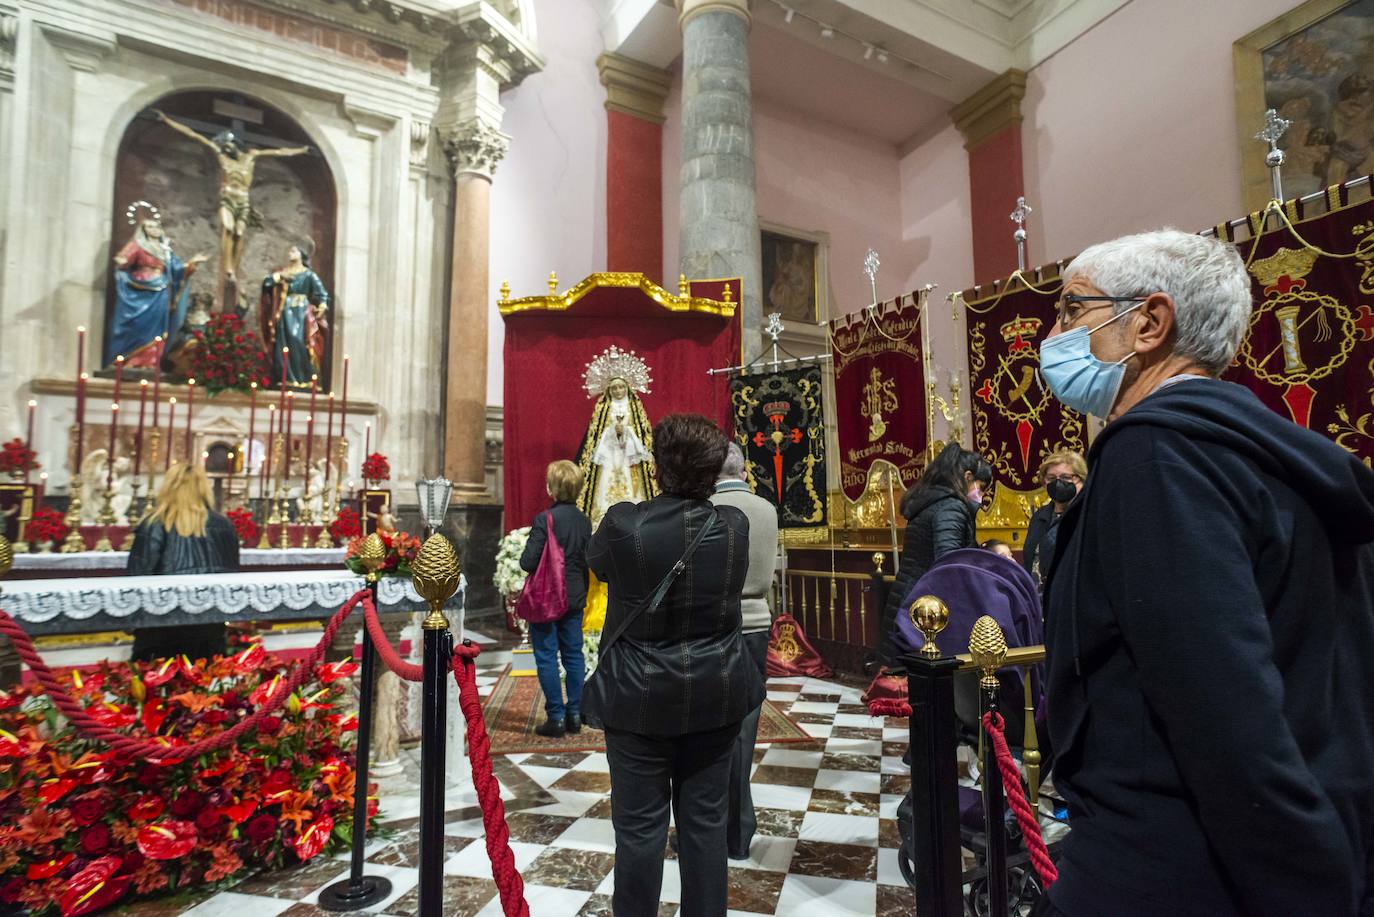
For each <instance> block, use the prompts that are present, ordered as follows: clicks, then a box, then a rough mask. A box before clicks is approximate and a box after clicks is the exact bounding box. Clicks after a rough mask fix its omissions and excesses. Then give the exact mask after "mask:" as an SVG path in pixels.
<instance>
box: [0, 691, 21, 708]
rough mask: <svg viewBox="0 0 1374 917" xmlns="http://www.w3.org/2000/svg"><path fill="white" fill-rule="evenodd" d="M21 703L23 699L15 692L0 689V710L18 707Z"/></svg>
mask: <svg viewBox="0 0 1374 917" xmlns="http://www.w3.org/2000/svg"><path fill="white" fill-rule="evenodd" d="M23 702H24V698H22V697H20V696H19V695H18V694H17V693H16V692H14V691H5V690H3V689H0V710H8V709H10V708H11V707H18V706H19V705H20V704H22V703H23Z"/></svg>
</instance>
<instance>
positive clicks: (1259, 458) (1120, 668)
mask: <svg viewBox="0 0 1374 917" xmlns="http://www.w3.org/2000/svg"><path fill="white" fill-rule="evenodd" d="M1091 464H1092V468H1093V474H1092V477H1090V478H1089V479H1088V483H1087V485H1086V486H1085V488H1084V490H1083V492H1082V494H1081V495H1080V497H1079V499H1077V500H1075V501H1074V503H1073V504H1072V505H1071V506H1070V507H1069V509H1068V511H1067V512H1066V513H1065V514H1064V516H1063V519H1062V520H1061V522H1060V532H1059V550H1058V552H1057V554H1056V558H1055V563H1054V565H1053V568H1052V569H1051V571H1050V573H1049V582H1048V583H1047V587H1046V589H1047V592H1046V600H1045V609H1046V643H1047V645H1048V647H1049V661H1048V713H1049V729H1050V735H1051V738H1052V740H1053V745H1054V748H1055V750H1056V762H1055V771H1054V781H1055V786H1056V787H1058V788H1059V790H1060V791H1061V792H1062V793H1063V794H1064V796H1065V797H1066V799H1067V800H1068V802H1069V821H1070V825H1071V827H1072V829H1073V830H1072V832H1071V833H1070V835H1069V836H1068V838H1067V840H1066V842H1065V845H1064V850H1063V857H1062V859H1061V861H1060V863H1059V870H1060V878H1059V881H1058V882H1057V883H1056V884H1055V885H1054V886H1053V888H1052V889H1051V891H1050V897H1051V899H1052V900H1053V901H1054V903H1055V905H1056V906H1057V907H1058V908H1059V909H1060V910H1062V911H1063V912H1064V913H1065V914H1067V915H1069V917H1097V915H1111V917H1137V915H1139V917H1146V915H1150V917H1154V915H1163V914H1168V915H1170V917H1193V915H1196V917H1230V915H1237V917H1238V915H1245V917H1267V915H1273V917H1297V915H1312V917H1318V915H1320V917H1344V915H1352V914H1360V915H1366V917H1367V915H1371V914H1374V890H1371V887H1370V874H1371V868H1370V867H1371V859H1370V856H1371V832H1372V831H1374V548H1371V545H1370V543H1371V542H1374V472H1371V471H1370V470H1369V469H1367V468H1366V467H1365V466H1364V465H1363V464H1362V463H1361V462H1360V460H1359V459H1357V458H1356V457H1354V456H1352V455H1350V454H1349V453H1347V452H1345V451H1344V450H1342V449H1341V448H1340V447H1338V446H1336V445H1335V444H1333V443H1331V442H1330V441H1329V440H1327V439H1324V438H1323V437H1321V436H1319V435H1318V434H1316V433H1313V432H1310V431H1308V430H1304V429H1301V428H1299V427H1298V426H1296V425H1295V424H1293V423H1290V422H1289V421H1288V420H1286V419H1284V418H1282V417H1279V416H1278V415H1277V414H1274V413H1273V412H1271V411H1269V410H1268V409H1267V408H1265V407H1264V406H1263V405H1262V404H1261V403H1260V401H1259V400H1258V399H1257V398H1256V397H1255V396H1254V395H1253V394H1251V393H1250V392H1248V391H1247V390H1245V389H1243V388H1241V387H1240V386H1237V385H1232V384H1231V383H1227V382H1219V381H1215V380H1206V379H1198V380H1192V381H1185V382H1180V383H1176V384H1174V385H1171V386H1169V387H1167V388H1165V389H1161V390H1159V391H1157V392H1156V393H1154V394H1153V395H1151V396H1150V397H1148V398H1146V399H1145V400H1144V401H1142V402H1141V403H1140V404H1138V405H1137V406H1136V407H1134V408H1132V409H1131V410H1130V411H1128V412H1126V413H1125V414H1124V415H1122V416H1121V417H1120V418H1118V419H1117V420H1116V421H1114V422H1113V423H1112V424H1111V425H1110V426H1108V427H1107V428H1106V430H1105V431H1104V432H1103V433H1102V434H1101V435H1100V436H1099V437H1098V438H1097V441H1096V442H1095V443H1094V444H1093V447H1092V453H1091Z"/></svg>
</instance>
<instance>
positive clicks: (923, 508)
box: [878, 443, 992, 669]
mask: <svg viewBox="0 0 1374 917" xmlns="http://www.w3.org/2000/svg"><path fill="white" fill-rule="evenodd" d="M991 495H992V466H991V465H989V464H988V463H987V461H986V460H985V459H984V458H983V457H982V456H980V455H979V454H978V453H976V452H970V451H969V450H967V449H965V448H963V447H962V446H960V445H959V444H958V443H950V444H949V445H948V446H946V447H945V448H944V449H943V450H941V452H940V454H939V455H937V456H935V458H934V460H933V461H931V463H930V464H929V465H927V466H926V470H925V471H924V472H922V473H921V477H920V480H918V481H917V482H916V483H915V484H914V485H913V486H912V487H911V489H910V490H908V491H907V492H906V494H905V495H904V496H903V497H902V507H901V509H902V515H903V516H905V517H906V520H907V523H906V539H905V543H904V545H903V548H902V560H901V565H900V566H899V567H898V568H897V575H896V577H895V578H894V581H893V583H892V585H891V586H889V587H888V593H887V602H886V603H885V604H884V605H883V613H882V617H881V618H879V621H878V628H879V629H878V634H879V635H880V640H881V644H880V648H879V652H880V654H881V656H882V662H883V664H884V665H886V666H887V667H888V668H889V669H892V668H893V667H894V666H895V665H896V658H895V653H894V650H893V645H892V626H893V622H894V621H895V620H896V617H897V612H898V611H899V610H900V608H901V606H902V602H903V600H905V599H906V594H907V592H909V591H910V590H911V587H912V586H913V585H914V584H915V583H916V581H917V580H918V579H920V578H921V577H922V576H924V575H925V572H926V571H927V570H929V569H930V567H931V564H933V563H935V561H936V560H938V559H939V558H941V557H943V556H944V555H946V554H948V553H949V552H950V551H957V550H959V549H960V548H971V547H974V546H975V545H976V544H977V543H978V539H977V524H976V523H975V521H974V520H975V517H976V516H977V514H978V510H979V509H981V508H982V507H983V504H984V500H985V498H991Z"/></svg>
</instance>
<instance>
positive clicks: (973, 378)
mask: <svg viewBox="0 0 1374 917" xmlns="http://www.w3.org/2000/svg"><path fill="white" fill-rule="evenodd" d="M1039 275H1040V272H1039V271H1037V272H1035V277H1034V278H1033V279H1034V280H1035V283H1034V285H1033V286H1027V284H1026V283H1025V282H1024V281H1023V280H1021V279H1019V278H1017V277H1016V276H1015V275H1013V278H1012V279H1010V280H1008V281H1001V282H999V283H996V284H993V286H992V290H991V292H990V293H988V294H987V295H979V290H981V289H982V288H979V290H975V291H969V292H968V293H965V294H964V296H965V300H964V303H965V305H966V306H967V309H968V316H967V317H968V365H969V385H970V388H971V389H972V392H973V397H972V398H971V399H969V411H970V413H971V414H972V419H973V448H974V449H975V450H976V451H977V452H978V453H980V454H981V455H982V456H983V457H984V458H986V459H987V460H988V461H989V462H990V463H992V468H993V475H994V477H995V478H996V479H997V482H998V483H999V484H1004V485H1006V486H1007V487H1009V488H1011V489H1013V490H1017V491H1031V490H1036V489H1037V488H1039V486H1040V482H1039V481H1037V480H1036V472H1038V471H1039V470H1040V463H1041V461H1043V460H1044V458H1045V456H1047V455H1049V454H1050V453H1051V452H1054V451H1055V450H1057V449H1076V450H1078V451H1079V452H1084V453H1086V452H1087V449H1086V448H1085V447H1086V441H1085V438H1084V426H1083V418H1082V415H1080V414H1077V413H1075V412H1074V411H1070V410H1069V409H1068V408H1066V407H1064V406H1063V405H1061V404H1060V403H1059V402H1058V401H1057V400H1056V399H1055V398H1054V397H1053V396H1052V395H1051V394H1050V390H1049V387H1048V386H1046V385H1045V384H1044V382H1043V380H1041V378H1040V350H1039V347H1040V342H1041V341H1042V340H1043V339H1044V338H1045V336H1046V335H1047V334H1048V333H1049V330H1050V328H1051V327H1053V325H1054V321H1055V303H1056V302H1057V301H1058V299H1059V288H1060V286H1061V283H1060V281H1059V280H1058V279H1049V280H1045V281H1043V282H1042V281H1040V280H1039Z"/></svg>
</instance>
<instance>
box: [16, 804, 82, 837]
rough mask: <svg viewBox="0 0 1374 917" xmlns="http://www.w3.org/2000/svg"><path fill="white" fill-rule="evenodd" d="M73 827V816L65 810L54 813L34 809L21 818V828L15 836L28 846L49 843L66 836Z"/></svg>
mask: <svg viewBox="0 0 1374 917" xmlns="http://www.w3.org/2000/svg"><path fill="white" fill-rule="evenodd" d="M71 827H72V820H71V816H69V815H68V814H67V813H66V811H65V810H59V811H58V812H57V813H56V814H54V813H53V812H51V811H50V810H48V809H34V810H33V811H32V812H30V813H29V814H28V815H25V816H24V817H22V818H20V819H19V828H18V830H17V831H15V832H14V836H15V839H16V840H18V841H20V842H21V843H23V844H25V845H27V846H33V845H35V844H49V843H52V842H53V841H56V840H60V839H61V838H63V837H65V836H66V834H67V832H68V831H69V830H70V829H71Z"/></svg>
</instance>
